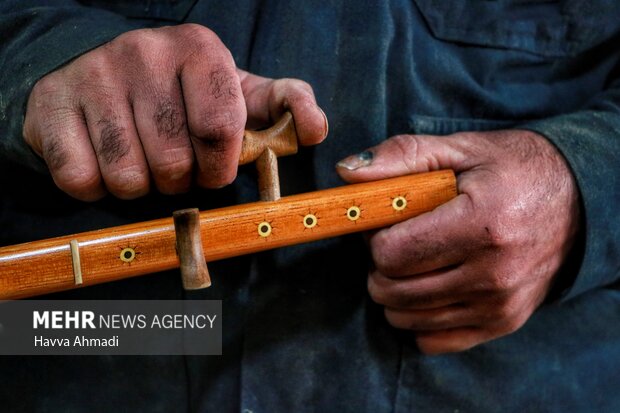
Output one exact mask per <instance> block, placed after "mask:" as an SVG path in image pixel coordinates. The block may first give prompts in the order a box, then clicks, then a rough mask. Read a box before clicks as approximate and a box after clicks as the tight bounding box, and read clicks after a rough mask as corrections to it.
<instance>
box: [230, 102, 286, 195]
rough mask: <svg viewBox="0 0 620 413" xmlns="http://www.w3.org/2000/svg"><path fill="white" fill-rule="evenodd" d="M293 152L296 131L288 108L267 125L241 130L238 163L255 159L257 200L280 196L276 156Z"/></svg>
mask: <svg viewBox="0 0 620 413" xmlns="http://www.w3.org/2000/svg"><path fill="white" fill-rule="evenodd" d="M295 153H297V131H296V130H295V122H294V121H293V115H291V113H290V112H286V113H285V114H284V115H283V116H282V118H280V120H279V121H278V122H277V123H276V124H275V125H273V126H272V127H271V128H269V129H265V130H262V131H248V130H246V131H245V134H244V136H243V146H242V149H241V156H240V158H239V164H240V165H245V164H247V163H250V162H254V161H256V169H257V170H258V189H259V192H260V197H261V200H263V201H277V200H278V199H280V180H279V177H278V157H280V156H287V155H292V154H295Z"/></svg>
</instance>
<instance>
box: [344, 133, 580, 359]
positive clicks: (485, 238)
mask: <svg viewBox="0 0 620 413" xmlns="http://www.w3.org/2000/svg"><path fill="white" fill-rule="evenodd" d="M447 168H451V169H454V170H455V172H456V173H457V174H458V190H459V193H460V194H459V195H458V196H457V197H456V198H455V199H453V200H452V201H450V202H448V203H446V204H444V205H442V206H440V207H438V208H437V209H435V210H434V211H432V212H429V213H426V214H423V215H420V216H418V217H416V218H413V219H410V220H408V221H405V222H402V223H400V224H397V225H394V226H392V227H391V228H387V229H383V230H381V231H378V232H376V233H375V234H373V235H372V236H371V237H370V249H371V253H372V258H373V261H374V267H375V268H374V269H372V270H371V272H370V275H369V279H368V289H369V292H370V296H371V297H372V299H373V300H374V301H375V302H377V303H379V304H382V305H383V306H384V307H385V316H386V318H387V320H388V322H389V323H390V324H392V325H393V326H394V327H397V328H402V329H409V330H413V331H414V332H415V336H416V342H417V344H418V347H419V348H420V350H421V351H422V352H424V353H427V354H437V353H444V352H455V351H462V350H466V349H469V348H471V347H473V346H476V345H478V344H480V343H483V342H486V341H488V340H491V339H494V338H497V337H500V336H503V335H506V334H509V333H511V332H514V331H515V330H517V329H518V328H519V327H521V326H522V325H523V324H524V323H525V321H526V320H527V319H528V318H529V317H530V316H531V315H532V313H533V312H534V310H535V309H536V308H537V307H538V306H539V305H540V304H541V303H542V302H543V300H544V299H545V297H546V295H547V293H548V292H549V289H550V287H551V285H552V283H553V282H554V278H555V275H556V274H557V272H558V270H559V268H560V266H561V264H562V263H563V261H564V260H565V258H566V257H567V255H568V253H569V250H570V249H571V247H572V245H573V243H574V239H575V237H576V232H577V229H578V227H579V215H580V211H579V200H578V190H577V187H576V184H575V182H574V180H573V177H572V174H571V172H570V170H569V168H568V166H567V164H566V162H565V160H564V158H563V157H562V156H561V155H560V154H559V152H558V151H557V150H556V149H555V147H553V146H552V145H551V144H550V143H549V142H548V141H547V140H546V139H545V138H543V137H542V136H540V135H538V134H536V133H533V132H529V131H524V130H510V131H496V132H471V133H470V132H468V133H457V134H454V135H451V136H446V137H436V136H412V135H403V136H396V137H393V138H391V139H389V140H387V141H385V142H384V143H382V144H380V145H378V146H376V147H374V148H371V149H370V150H369V151H368V152H364V153H362V154H360V155H355V156H351V157H349V158H347V159H345V160H343V161H341V162H340V163H339V164H338V168H337V169H338V172H339V173H340V174H341V176H342V177H343V178H344V179H345V180H347V181H349V182H363V181H371V180H376V179H382V178H388V177H393V176H398V175H404V174H408V173H415V172H427V171H431V170H437V169H447ZM412 197H415V194H412Z"/></svg>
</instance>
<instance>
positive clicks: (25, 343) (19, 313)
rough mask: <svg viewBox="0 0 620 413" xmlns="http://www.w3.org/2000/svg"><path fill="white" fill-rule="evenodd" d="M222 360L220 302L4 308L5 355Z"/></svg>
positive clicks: (9, 304)
mask: <svg viewBox="0 0 620 413" xmlns="http://www.w3.org/2000/svg"><path fill="white" fill-rule="evenodd" d="M183 354H185V355H220V354H222V302H221V301H219V300H93V301H89V300H74V301H70V300H19V301H1V302H0V355H183Z"/></svg>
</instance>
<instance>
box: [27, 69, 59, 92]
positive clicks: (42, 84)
mask: <svg viewBox="0 0 620 413" xmlns="http://www.w3.org/2000/svg"><path fill="white" fill-rule="evenodd" d="M60 87H61V82H59V81H58V79H57V76H56V75H55V74H54V73H50V74H49V75H47V76H44V77H42V78H41V79H39V81H37V83H35V85H34V87H33V88H32V95H33V96H35V97H47V96H50V95H51V96H54V95H56V94H58V93H59V90H60Z"/></svg>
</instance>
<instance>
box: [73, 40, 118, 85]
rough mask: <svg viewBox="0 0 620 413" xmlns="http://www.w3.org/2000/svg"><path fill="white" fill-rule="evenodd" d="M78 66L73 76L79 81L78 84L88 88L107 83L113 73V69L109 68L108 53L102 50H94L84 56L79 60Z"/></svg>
mask: <svg viewBox="0 0 620 413" xmlns="http://www.w3.org/2000/svg"><path fill="white" fill-rule="evenodd" d="M76 63H78V61H76ZM78 66H79V67H78V68H77V69H76V72H75V74H76V75H77V76H78V79H79V80H80V82H79V83H87V84H88V85H89V87H90V85H101V84H105V83H107V82H108V81H109V79H110V77H111V75H112V74H113V73H114V69H111V67H110V58H109V56H108V53H107V52H106V51H105V50H104V49H95V50H93V51H92V52H90V53H87V54H85V55H84V56H82V58H81V59H80V60H79V64H78Z"/></svg>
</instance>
